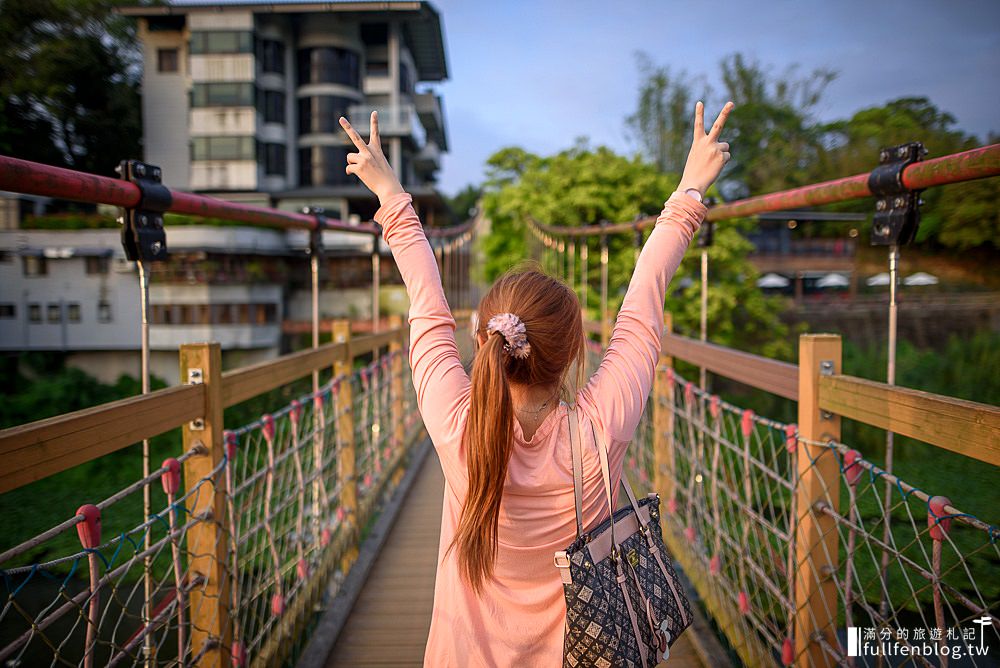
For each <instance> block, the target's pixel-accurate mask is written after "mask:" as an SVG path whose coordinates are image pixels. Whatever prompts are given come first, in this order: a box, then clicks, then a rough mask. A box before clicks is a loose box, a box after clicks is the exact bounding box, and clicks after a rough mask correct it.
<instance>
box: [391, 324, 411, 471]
mask: <svg viewBox="0 0 1000 668" xmlns="http://www.w3.org/2000/svg"><path fill="white" fill-rule="evenodd" d="M389 329H390V330H392V331H394V332H395V336H394V337H393V339H392V342H391V343H390V344H389V352H390V353H391V354H393V355H395V357H393V358H392V361H391V362H390V367H389V368H390V369H391V373H392V381H391V382H390V384H389V392H390V396H391V397H392V410H391V412H390V415H391V416H392V449H393V459H395V457H396V455H397V454H398V453H402V451H403V449H404V448H406V446H407V443H406V432H405V429H404V427H403V420H404V419H405V416H404V415H403V344H404V343H405V342H406V327H405V325H404V324H403V317H402V316H399V315H394V316H390V317H389ZM402 477H403V469H402V467H400V468H398V469H396V471H395V472H394V473H393V475H392V484H393V486H396V485H398V484H399V481H400V479H401V478H402Z"/></svg>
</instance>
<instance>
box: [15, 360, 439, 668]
mask: <svg viewBox="0 0 1000 668" xmlns="http://www.w3.org/2000/svg"><path fill="white" fill-rule="evenodd" d="M405 354H406V352H405V349H404V350H395V351H390V352H388V353H385V354H382V355H375V356H374V359H373V361H372V362H371V363H369V364H367V365H365V366H362V367H361V368H358V369H356V370H354V371H353V372H352V373H350V374H346V375H340V376H337V377H335V378H333V379H332V380H330V381H329V382H327V383H325V384H323V385H321V386H320V387H319V388H318V389H317V391H315V392H310V393H308V394H305V395H303V396H301V397H299V398H298V399H296V400H293V401H291V402H290V403H288V404H287V405H285V406H284V407H282V408H281V409H280V410H278V411H275V412H273V413H269V414H265V415H263V416H261V417H260V418H259V419H257V420H255V421H253V422H251V423H249V424H245V425H243V426H240V427H238V428H234V429H230V430H227V431H225V436H224V442H225V447H224V453H223V456H222V458H221V460H220V461H219V463H218V464H217V465H216V466H214V467H213V468H212V469H211V470H210V471H209V473H208V474H207V475H205V476H203V477H201V478H200V479H197V480H195V481H194V482H193V483H192V482H190V481H185V480H184V475H183V468H184V466H185V464H186V463H187V462H189V460H191V459H192V458H194V457H200V456H204V454H205V449H204V446H197V447H195V448H192V449H191V450H189V451H188V452H185V453H184V454H182V455H181V456H179V457H177V458H168V459H167V460H166V461H164V462H163V465H162V466H161V467H160V468H159V469H157V470H155V471H154V472H153V473H152V474H151V475H150V476H148V477H147V478H144V479H141V480H138V481H136V482H135V483H133V484H131V485H129V486H128V487H127V488H125V489H123V490H121V491H120V492H118V493H116V494H115V495H113V496H112V497H109V498H108V499H105V500H104V501H101V502H100V503H97V504H94V505H84V506H82V507H81V508H80V510H79V511H78V514H77V515H76V516H75V517H73V518H70V519H69V520H67V521H66V522H63V523H61V524H60V525H58V526H57V527H53V528H52V529H50V530H48V531H46V532H44V533H42V534H40V535H39V536H36V537H35V538H32V539H31V540H28V541H25V542H23V543H21V544H20V545H17V546H15V547H13V548H11V549H9V550H8V551H7V552H5V553H4V554H2V555H0V569H2V571H0V574H2V576H3V584H4V590H5V591H4V594H5V595H4V599H5V600H4V602H3V605H2V607H0V662H2V664H3V665H5V666H40V665H50V666H63V665H70V666H87V667H89V666H117V665H166V666H170V665H179V666H187V665H195V664H198V663H199V660H200V659H201V658H202V657H203V656H204V654H205V653H206V652H210V651H221V653H222V655H223V660H224V661H225V662H226V663H227V664H228V665H233V666H242V665H250V664H251V663H253V664H254V665H258V664H263V665H281V664H282V663H284V662H287V661H288V660H290V659H291V658H292V657H293V656H294V655H295V653H296V652H297V651H299V650H301V648H302V647H303V646H304V643H305V641H306V640H307V639H308V628H309V626H310V624H311V622H312V618H313V616H314V614H315V609H316V604H317V603H318V602H319V601H320V599H321V597H322V596H323V595H324V592H327V593H332V592H335V591H336V589H337V587H338V586H339V584H340V583H341V582H342V580H343V578H344V576H345V575H346V570H347V568H349V566H350V563H352V562H351V561H348V560H345V555H347V554H348V553H349V552H350V551H351V550H352V549H354V550H356V541H357V533H359V532H363V531H364V528H365V526H366V524H367V523H368V522H369V521H370V520H372V519H373V518H374V516H375V515H376V514H377V513H378V511H379V508H380V506H381V505H382V503H383V500H384V499H385V497H386V496H387V495H388V494H390V493H391V492H392V491H393V489H394V486H395V484H397V483H398V476H399V473H400V468H401V466H400V465H401V464H402V463H403V462H404V460H405V458H406V457H407V455H408V453H409V451H410V449H411V447H412V446H413V444H414V443H416V442H417V441H418V440H419V437H420V435H421V423H420V421H419V413H418V412H417V411H416V409H415V397H414V395H413V391H412V383H411V382H410V378H409V365H408V364H406V363H405V359H404V355H405ZM397 411H399V414H397ZM349 439H350V440H352V445H353V447H352V448H347V447H346V443H347V442H348V440H349ZM352 452H353V461H346V460H345V454H351V453H352ZM349 482H353V483H354V484H348V483H349ZM147 486H148V487H149V488H150V489H151V492H153V494H152V496H153V504H154V505H153V507H154V509H155V511H154V512H153V513H152V514H151V515H150V516H149V518H148V519H147V520H146V521H141V519H142V513H141V498H137V497H141V495H142V490H143V488H144V487H147ZM348 494H356V499H355V500H354V501H355V502H354V503H353V504H352V503H347V501H348V499H346V498H345V496H346V495H348ZM208 500H211V501H212V502H213V503H215V502H217V503H219V504H221V505H224V506H225V511H224V512H222V513H215V512H211V511H209V512H193V509H195V508H201V507H203V506H204V505H205V503H204V502H205V501H208ZM352 507H354V508H357V511H351V510H350V508H352ZM137 515H138V518H137V517H136V516H137ZM355 515H357V516H355ZM208 529H210V530H208ZM74 532H76V533H77V534H78V537H79V539H80V540H79V542H76V547H72V542H68V541H67V538H66V536H67V535H68V536H72V534H73V533H74ZM147 535H148V537H149V547H148V548H146V547H145V546H144V539H145V538H146V536H147ZM206 537H211V538H208V539H207V538H206ZM67 545H69V546H70V547H69V548H67V547H66V546H67ZM213 568H218V569H220V571H221V573H222V574H223V577H222V578H221V580H222V582H221V583H220V585H221V586H216V587H208V586H206V582H207V581H208V580H209V579H210V578H208V577H206V571H208V572H211V571H212V569H213ZM147 570H148V572H149V573H150V578H149V580H150V584H149V588H150V589H149V591H148V592H147V591H146V590H145V587H146V585H145V584H144V573H146V572H147ZM220 610H221V611H222V614H221V615H220V614H219V611H220ZM205 620H209V621H208V622H206V621H205ZM219 620H221V623H222V624H223V626H222V627H219V626H213V623H215V624H218V623H219ZM304 632H305V633H304Z"/></svg>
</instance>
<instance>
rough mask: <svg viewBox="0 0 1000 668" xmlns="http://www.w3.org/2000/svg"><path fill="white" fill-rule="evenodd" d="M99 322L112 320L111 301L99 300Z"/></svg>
mask: <svg viewBox="0 0 1000 668" xmlns="http://www.w3.org/2000/svg"><path fill="white" fill-rule="evenodd" d="M97 322H111V302H107V301H103V300H102V301H99V302H97Z"/></svg>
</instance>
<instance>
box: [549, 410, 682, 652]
mask: <svg viewBox="0 0 1000 668" xmlns="http://www.w3.org/2000/svg"><path fill="white" fill-rule="evenodd" d="M568 417H569V434H570V441H571V444H572V447H571V449H572V452H573V496H574V500H575V503H576V536H577V537H576V540H574V541H573V543H572V544H571V545H570V546H569V547H567V548H566V549H565V550H560V551H558V552H556V554H555V565H556V567H558V568H559V571H560V573H561V575H562V581H563V590H564V593H565V595H566V637H565V640H564V642H563V666H564V667H565V666H570V667H572V668H577V667H578V666H598V667H601V668H611V667H612V666H616V667H617V666H628V667H630V668H639V667H640V666H641V667H642V668H653V666H655V665H656V664H657V663H659V662H660V661H663V660H665V659H666V658H667V657H668V656H669V655H670V649H669V648H670V646H671V645H672V644H673V643H674V641H676V640H677V638H678V637H679V636H680V634H681V632H682V631H684V629H686V628H687V627H688V626H690V625H691V604H690V603H689V602H688V600H687V597H686V596H685V595H684V590H683V588H682V587H681V583H680V581H679V580H678V579H677V573H676V572H675V571H674V569H673V567H672V566H671V564H670V558H669V556H668V555H667V553H666V548H665V547H664V545H663V535H662V533H661V530H660V497H659V495H658V494H655V493H652V494H649V495H648V496H647V497H646V498H644V499H642V501H639V502H637V501H636V499H635V495H634V494H633V493H632V487H631V486H630V485H629V483H628V479H627V478H626V476H625V475H622V479H621V482H622V484H623V485H624V487H625V493H626V494H627V495H628V501H629V505H628V506H627V507H624V508H621V509H620V510H618V511H617V512H615V511H614V508H613V507H612V503H611V497H612V489H613V488H612V484H611V479H610V478H611V474H610V469H609V467H608V450H607V446H606V444H605V443H604V439H602V438H600V436H599V435H598V434H597V431H596V430H595V432H594V440H595V442H596V443H597V450H598V454H599V456H600V459H601V474H602V476H603V478H604V490H605V493H606V495H607V500H608V509H609V511H610V513H611V515H610V517H609V518H608V519H607V520H605V521H604V522H602V523H601V524H599V525H598V526H597V527H596V528H595V529H593V530H591V531H589V532H587V533H584V532H583V500H582V495H583V452H582V450H581V445H580V423H579V420H578V418H577V412H576V409H575V408H573V409H570V411H569V416H568Z"/></svg>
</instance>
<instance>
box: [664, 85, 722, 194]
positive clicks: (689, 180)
mask: <svg viewBox="0 0 1000 668" xmlns="http://www.w3.org/2000/svg"><path fill="white" fill-rule="evenodd" d="M733 106H734V105H733V103H732V102H727V103H726V106H724V107H723V108H722V111H721V112H720V113H719V117H718V118H717V119H715V123H714V124H713V125H712V129H711V130H709V131H708V134H705V105H703V104H702V103H701V102H699V103H698V104H697V105H695V110H694V141H693V142H692V143H691V151H690V152H689V153H688V157H687V163H686V164H685V165H684V174H683V175H682V176H681V183H680V185H679V186H678V187H677V190H679V191H680V192H684V191H685V190H687V189H689V188H695V189H696V190H698V192H700V193H701V194H702V195H704V194H705V191H706V190H708V187H709V186H711V185H712V184H713V183H715V179H717V178H719V173H720V172H721V171H722V168H723V167H724V166H725V164H726V163H727V162H729V158H730V155H729V143H728V142H724V141H723V142H720V141H718V139H719V134H720V133H721V132H722V128H723V126H724V125H725V124H726V119H727V118H729V112H731V111H732V110H733Z"/></svg>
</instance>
